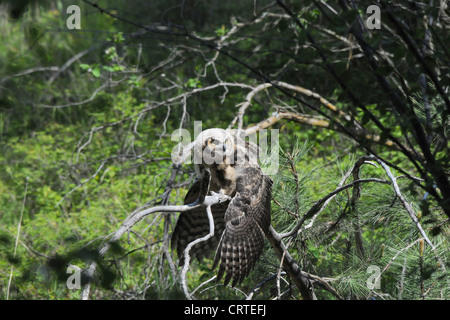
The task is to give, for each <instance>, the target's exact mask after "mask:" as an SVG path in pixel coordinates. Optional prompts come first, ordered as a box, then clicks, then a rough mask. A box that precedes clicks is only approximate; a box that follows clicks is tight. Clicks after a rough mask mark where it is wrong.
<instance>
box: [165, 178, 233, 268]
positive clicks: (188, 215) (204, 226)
mask: <svg viewBox="0 0 450 320" xmlns="http://www.w3.org/2000/svg"><path fill="white" fill-rule="evenodd" d="M201 184H202V180H198V181H196V182H195V183H194V184H193V185H192V187H191V188H190V189H189V191H188V193H187V194H186V197H185V199H184V203H185V204H189V203H192V202H194V201H195V200H197V198H198V196H199V194H200V188H201ZM228 204H229V201H227V202H223V203H218V204H215V205H213V206H211V212H212V214H213V218H214V236H213V237H211V238H209V239H208V240H206V241H202V242H199V243H197V244H196V245H195V246H193V247H192V249H191V251H190V256H191V257H196V258H197V260H199V261H201V260H202V258H203V257H209V256H210V255H211V252H212V251H215V250H216V248H217V245H218V243H219V240H220V236H221V235H222V233H223V231H224V229H225V221H224V215H225V211H226V210H227V207H228ZM207 234H209V220H208V216H207V213H206V208H205V207H200V208H196V209H192V210H189V211H185V212H182V213H181V214H180V217H179V218H178V221H177V224H176V226H175V229H174V231H173V233H172V240H171V247H172V250H173V249H174V248H176V249H177V254H178V258H179V263H180V266H182V265H183V264H184V249H185V248H186V247H187V245H188V244H189V243H190V242H192V241H194V240H196V239H198V238H201V237H203V236H205V235H207Z"/></svg>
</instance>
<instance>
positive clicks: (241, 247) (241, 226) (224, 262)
mask: <svg viewBox="0 0 450 320" xmlns="http://www.w3.org/2000/svg"><path fill="white" fill-rule="evenodd" d="M271 197H272V180H271V179H270V178H269V177H268V176H266V175H264V174H263V173H262V171H261V169H260V168H259V167H257V166H248V167H245V168H243V169H241V172H240V174H239V176H238V178H237V180H236V195H235V196H234V198H233V199H232V200H231V202H230V203H229V205H228V208H227V211H226V213H225V224H226V227H225V231H224V232H223V234H222V237H221V239H220V243H219V246H218V248H217V252H216V255H215V258H214V266H213V268H215V267H216V266H217V264H218V263H219V262H220V266H219V271H218V274H217V280H218V281H219V280H220V279H221V278H222V277H223V275H224V274H225V275H226V276H225V280H224V284H225V285H226V284H228V283H229V282H230V280H231V279H232V280H233V282H232V286H235V285H236V284H239V283H241V282H242V280H243V279H244V278H245V277H246V276H247V275H248V274H249V272H250V270H251V269H252V268H253V267H254V265H255V263H256V261H257V260H258V258H259V256H260V255H261V253H262V251H263V248H264V233H265V232H267V230H268V228H269V226H270V201H271Z"/></svg>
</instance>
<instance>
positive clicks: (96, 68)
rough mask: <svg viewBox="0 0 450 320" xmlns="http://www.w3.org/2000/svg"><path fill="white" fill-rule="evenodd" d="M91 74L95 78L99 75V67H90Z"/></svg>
mask: <svg viewBox="0 0 450 320" xmlns="http://www.w3.org/2000/svg"><path fill="white" fill-rule="evenodd" d="M92 75H93V76H94V77H96V78H98V77H100V68H99V67H95V68H94V69H92Z"/></svg>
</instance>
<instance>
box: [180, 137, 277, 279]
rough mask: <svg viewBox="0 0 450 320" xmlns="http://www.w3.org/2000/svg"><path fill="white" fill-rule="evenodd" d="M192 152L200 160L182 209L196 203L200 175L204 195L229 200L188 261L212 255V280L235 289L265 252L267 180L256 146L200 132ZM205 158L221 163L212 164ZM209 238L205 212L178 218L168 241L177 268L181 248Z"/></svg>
mask: <svg viewBox="0 0 450 320" xmlns="http://www.w3.org/2000/svg"><path fill="white" fill-rule="evenodd" d="M196 147H197V149H196V151H195V152H196V153H197V155H199V153H202V155H203V157H202V160H201V161H202V162H201V164H198V165H197V171H198V172H199V179H198V180H197V181H196V182H195V183H194V185H193V186H192V187H191V189H190V190H189V192H188V193H187V195H186V198H185V201H184V202H185V204H188V203H192V202H194V201H195V200H197V198H198V195H199V192H200V185H201V182H202V178H203V175H202V173H203V172H205V170H208V172H209V173H210V175H211V182H210V190H209V192H210V193H211V191H213V192H216V193H223V194H226V195H228V196H230V197H231V200H230V201H227V202H224V203H220V204H216V205H214V206H212V207H211V211H212V213H213V217H214V225H215V230H214V237H212V238H210V239H209V240H207V241H203V242H200V243H198V244H196V245H195V246H194V247H193V248H192V249H191V252H190V255H191V256H195V257H196V258H197V259H198V260H201V259H202V258H203V257H210V256H211V254H212V252H213V251H216V254H215V257H214V266H213V268H215V267H216V266H217V265H219V270H218V274H217V279H218V280H220V279H221V278H222V277H223V276H225V280H224V283H225V284H228V283H229V282H230V281H232V285H233V286H235V285H236V284H239V283H240V282H242V280H243V279H244V278H245V277H246V276H247V275H248V274H249V272H250V270H251V269H252V268H253V267H254V265H255V263H256V261H257V260H258V258H259V257H260V255H261V253H262V250H263V248H264V233H265V232H267V230H268V228H269V226H270V201H271V195H272V180H271V179H270V178H269V177H268V176H266V175H264V174H263V172H262V170H261V168H260V167H259V165H258V164H257V162H256V150H257V148H256V146H255V145H252V144H250V143H248V142H246V143H239V142H238V140H237V139H236V137H235V136H232V135H230V134H229V133H228V132H226V133H224V131H223V130H220V129H209V130H205V131H203V132H202V134H201V135H199V137H198V138H197V142H196ZM208 156H210V157H215V159H216V160H217V159H219V160H220V159H222V160H223V161H215V162H214V163H212V162H211V161H210V159H209V160H208ZM217 162H219V163H217ZM220 162H221V163H220ZM208 233H209V221H208V217H207V214H206V209H205V208H204V207H202V208H197V209H193V210H190V211H187V212H183V213H181V214H180V217H179V219H178V221H177V225H176V227H175V229H174V232H173V235H172V248H175V247H176V249H177V252H178V257H179V260H180V264H181V265H182V264H183V263H184V259H183V252H184V249H185V248H186V246H187V245H188V244H189V243H190V242H192V241H193V240H195V239H198V238H200V237H203V236H205V235H207V234H208Z"/></svg>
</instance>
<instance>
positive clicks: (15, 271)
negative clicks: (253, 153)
mask: <svg viewBox="0 0 450 320" xmlns="http://www.w3.org/2000/svg"><path fill="white" fill-rule="evenodd" d="M73 5H75V7H73ZM71 6H72V7H71ZM68 9H69V10H68ZM78 9H79V11H77V10H78ZM77 12H78V13H79V15H78V16H77ZM449 30H450V18H449V8H448V4H447V3H446V1H438V0H434V1H433V0H429V1H406V0H404V1H387V0H380V1H351V0H348V1H347V0H340V1H325V0H313V1H262V0H254V1H206V0H196V1H177V0H169V1H168V0H164V1H143V0H133V1H119V0H114V1H80V0H49V1H26V0H21V1H0V298H1V299H79V298H80V297H81V296H82V292H86V284H87V283H90V291H88V298H90V299H186V298H192V297H195V298H197V299H245V298H247V299H307V298H311V297H313V298H317V299H448V298H449V297H450V286H449V278H448V268H449V267H450V265H449V259H448V258H449V249H450V248H449V216H450V204H449V199H450V183H449V179H448V177H449V152H448V151H449V144H448V134H449V131H448V128H449V119H448V115H449V112H450V102H449V90H450V89H449V88H450V72H449V67H450V53H449V47H448V43H449V42H450V35H449ZM194 121H202V125H203V128H205V129H206V128H210V127H218V128H224V129H225V128H243V129H246V130H248V131H249V132H258V133H261V132H263V131H262V129H268V130H269V131H268V132H270V129H277V130H279V169H278V172H277V174H276V175H274V176H272V179H273V180H274V192H273V200H272V225H273V227H274V229H275V230H277V231H278V232H279V233H280V234H281V235H283V245H284V248H285V250H286V253H285V256H289V258H292V260H289V261H288V263H291V264H292V265H295V266H297V267H298V268H299V269H300V270H301V271H299V272H300V273H299V274H300V276H302V277H303V279H307V281H308V283H309V285H310V286H311V288H310V289H311V290H312V292H313V294H312V295H310V296H309V295H305V294H304V292H302V291H301V290H299V287H298V286H296V282H295V279H293V278H292V275H291V274H290V273H286V272H285V271H284V270H285V269H284V268H282V265H283V263H286V261H283V258H282V259H280V257H279V256H277V255H276V253H275V252H274V250H273V249H272V247H271V246H270V244H269V243H267V245H266V249H265V251H264V254H263V256H262V257H261V259H260V261H259V262H258V263H257V265H256V267H255V269H254V270H253V271H252V273H251V274H250V276H249V277H248V278H247V279H246V280H245V281H244V282H243V283H242V284H241V285H239V286H237V287H236V288H232V287H229V286H223V285H222V284H220V283H216V282H215V281H213V280H214V276H215V271H214V270H211V267H212V261H211V260H205V261H203V262H201V263H199V262H195V261H194V262H192V263H191V265H190V266H189V270H188V272H187V277H186V279H184V280H185V281H186V283H187V287H188V291H189V292H190V293H189V294H188V295H186V291H183V290H182V288H181V284H182V280H183V279H181V280H180V273H181V270H180V268H179V267H178V266H177V256H176V255H175V254H174V253H173V252H172V251H171V249H170V246H169V243H170V234H171V232H172V230H173V227H174V224H175V222H176V219H177V217H178V215H179V213H177V212H156V213H153V214H151V215H148V216H146V217H145V218H144V219H143V220H142V221H140V222H139V223H137V224H136V225H134V226H133V228H132V229H130V230H129V231H128V232H126V234H124V235H123V237H121V238H120V239H119V240H118V241H117V242H115V245H114V246H112V247H111V250H109V251H108V252H107V253H106V254H105V255H104V256H101V255H99V253H98V250H99V248H100V247H101V246H102V243H104V241H107V240H108V239H109V237H110V235H111V234H112V233H114V232H115V231H116V230H117V229H118V228H119V227H120V226H121V225H122V222H123V221H124V220H125V219H126V218H127V217H128V216H130V215H131V214H133V213H136V212H139V211H142V210H145V209H148V208H152V207H154V206H165V205H180V204H182V203H183V198H184V196H185V194H186V192H187V190H188V188H189V186H190V185H191V184H192V182H193V179H194V178H195V175H194V170H193V167H192V165H183V166H174V163H173V162H172V159H171V153H172V150H173V149H174V147H175V146H176V145H177V143H178V142H177V141H176V140H174V139H172V137H171V135H172V133H173V132H174V130H176V129H187V130H189V131H190V132H192V133H193V132H194ZM363 180H364V181H363ZM354 181H357V182H356V183H355V182H354ZM347 184H348V187H345V188H341V189H339V187H342V186H344V185H347ZM333 192H334V193H333ZM331 194H332V196H331ZM321 199H327V201H322V202H320V200H321ZM318 204H320V206H318ZM316 209H317V210H316ZM292 231H294V232H292ZM93 261H95V262H96V263H97V268H96V271H95V276H94V278H92V279H91V278H88V277H82V282H81V286H75V287H73V286H71V284H73V283H72V282H70V281H68V279H69V277H70V276H71V275H73V272H75V275H76V273H77V272H78V271H77V270H82V269H84V270H86V268H88V267H89V266H90V265H91V264H92V262H93ZM69 266H72V269H71V271H70V272H67V268H68V267H69ZM77 268H79V269H77ZM83 274H84V273H83ZM294 278H295V277H294ZM83 287H84V289H83ZM191 294H192V296H191Z"/></svg>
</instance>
